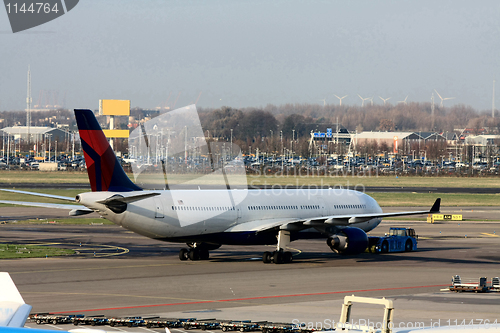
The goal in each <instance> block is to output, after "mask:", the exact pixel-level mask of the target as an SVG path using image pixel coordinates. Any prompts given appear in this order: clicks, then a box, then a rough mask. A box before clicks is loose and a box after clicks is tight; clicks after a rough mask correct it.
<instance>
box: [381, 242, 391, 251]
mask: <svg viewBox="0 0 500 333" xmlns="http://www.w3.org/2000/svg"><path fill="white" fill-rule="evenodd" d="M380 252H382V253H387V252H389V243H387V241H383V242H382V247H381V249H380Z"/></svg>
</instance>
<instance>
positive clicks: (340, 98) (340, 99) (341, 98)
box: [333, 95, 347, 106]
mask: <svg viewBox="0 0 500 333" xmlns="http://www.w3.org/2000/svg"><path fill="white" fill-rule="evenodd" d="M333 96H335V97H337V98H338V99H339V101H340V104H339V105H340V106H342V100H343V99H344V98H346V97H347V95H345V96H342V97H339V96H337V95H333Z"/></svg>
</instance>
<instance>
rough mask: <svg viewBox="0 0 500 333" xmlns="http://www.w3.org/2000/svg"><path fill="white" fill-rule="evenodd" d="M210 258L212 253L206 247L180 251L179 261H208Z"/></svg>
mask: <svg viewBox="0 0 500 333" xmlns="http://www.w3.org/2000/svg"><path fill="white" fill-rule="evenodd" d="M209 258H210V251H209V250H208V249H207V248H204V247H191V248H189V249H186V248H182V249H181V250H180V251H179V259H180V260H182V261H185V260H188V259H189V260H192V261H196V260H208V259H209Z"/></svg>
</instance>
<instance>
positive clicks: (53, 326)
mask: <svg viewBox="0 0 500 333" xmlns="http://www.w3.org/2000/svg"><path fill="white" fill-rule="evenodd" d="M45 325H47V326H50V327H52V328H57V329H58V330H62V328H60V327H57V326H56V325H51V324H45Z"/></svg>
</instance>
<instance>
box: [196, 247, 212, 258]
mask: <svg viewBox="0 0 500 333" xmlns="http://www.w3.org/2000/svg"><path fill="white" fill-rule="evenodd" d="M199 251H200V260H208V258H210V252H209V251H208V250H207V249H200V250H199Z"/></svg>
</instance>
